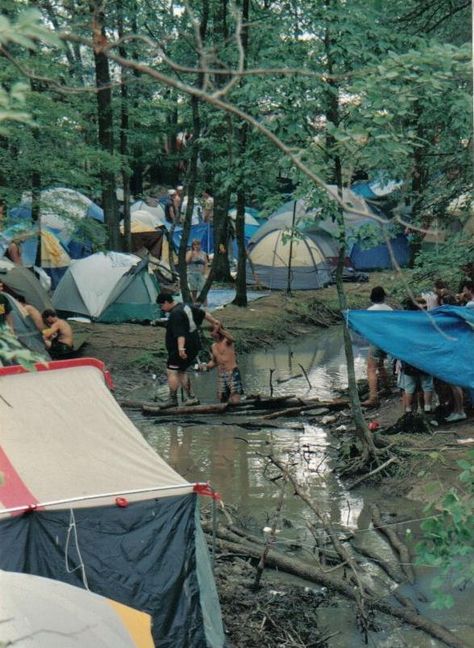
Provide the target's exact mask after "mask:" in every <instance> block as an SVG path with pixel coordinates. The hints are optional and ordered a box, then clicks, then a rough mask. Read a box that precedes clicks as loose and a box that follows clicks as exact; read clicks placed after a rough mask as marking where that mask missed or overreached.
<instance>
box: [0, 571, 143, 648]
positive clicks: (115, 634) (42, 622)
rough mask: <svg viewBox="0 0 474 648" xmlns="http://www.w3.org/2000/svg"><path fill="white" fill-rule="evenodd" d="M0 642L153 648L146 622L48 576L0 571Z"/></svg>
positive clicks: (51, 647)
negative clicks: (0, 594) (0, 627)
mask: <svg viewBox="0 0 474 648" xmlns="http://www.w3.org/2000/svg"><path fill="white" fill-rule="evenodd" d="M0 589H1V591H2V596H1V598H0V618H1V619H2V642H5V644H4V645H15V646H17V648H22V647H24V648H27V646H34V648H91V647H92V646H93V647H94V648H154V644H153V639H152V636H151V619H150V616H149V615H148V614H145V613H144V612H139V611H138V610H134V609H133V608H130V607H128V606H126V605H122V604H121V603H117V602H116V601H113V600H112V599H107V598H104V597H103V596H98V595H97V594H92V592H87V591H85V590H82V589H79V588H78V587H73V586H72V585H66V584H65V583H60V582H58V581H54V580H51V579H49V578H42V577H41V576H32V575H30V574H18V573H13V572H6V571H0Z"/></svg>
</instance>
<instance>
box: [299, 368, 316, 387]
mask: <svg viewBox="0 0 474 648" xmlns="http://www.w3.org/2000/svg"><path fill="white" fill-rule="evenodd" d="M298 367H299V368H300V369H301V371H302V372H303V374H304V377H305V378H306V382H307V383H308V387H309V388H310V389H313V385H312V384H311V382H310V380H309V378H308V374H307V373H306V369H305V368H304V367H303V365H302V364H301V363H298Z"/></svg>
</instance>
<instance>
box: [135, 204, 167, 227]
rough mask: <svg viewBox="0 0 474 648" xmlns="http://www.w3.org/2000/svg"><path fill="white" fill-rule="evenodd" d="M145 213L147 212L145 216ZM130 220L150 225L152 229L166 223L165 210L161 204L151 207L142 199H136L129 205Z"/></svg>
mask: <svg viewBox="0 0 474 648" xmlns="http://www.w3.org/2000/svg"><path fill="white" fill-rule="evenodd" d="M145 214H148V216H145ZM130 220H131V221H132V223H134V222H140V223H142V224H144V225H150V226H151V228H152V229H155V228H157V227H160V226H161V225H164V224H165V223H166V218H165V210H164V209H163V207H162V206H161V205H156V207H152V206H150V205H148V204H147V203H146V202H145V201H144V200H137V202H135V203H133V205H132V206H131V207H130Z"/></svg>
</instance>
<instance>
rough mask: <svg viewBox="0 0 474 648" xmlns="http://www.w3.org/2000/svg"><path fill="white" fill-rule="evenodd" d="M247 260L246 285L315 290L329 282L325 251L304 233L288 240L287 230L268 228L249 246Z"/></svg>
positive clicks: (328, 268)
mask: <svg viewBox="0 0 474 648" xmlns="http://www.w3.org/2000/svg"><path fill="white" fill-rule="evenodd" d="M285 234H286V235H287V237H288V240H286V238H285ZM247 260H248V263H247V283H248V284H259V285H264V286H267V287H268V288H270V289H275V290H284V289H287V288H289V289H290V290H291V289H293V290H315V289H317V288H322V287H324V286H326V285H327V284H328V283H330V282H331V271H330V265H329V262H328V260H327V258H326V256H325V255H324V252H323V251H322V249H321V247H320V246H319V245H318V243H317V242H315V241H314V240H313V239H312V238H310V237H309V236H306V235H305V234H299V235H298V236H297V237H296V238H294V239H293V240H291V238H290V237H289V232H287V231H286V230H282V229H280V228H278V229H274V230H270V231H267V232H266V233H265V234H264V235H263V236H262V237H261V238H260V239H259V240H257V241H256V242H255V244H254V245H253V246H252V247H250V246H249V251H248V254H247Z"/></svg>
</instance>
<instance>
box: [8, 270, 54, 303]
mask: <svg viewBox="0 0 474 648" xmlns="http://www.w3.org/2000/svg"><path fill="white" fill-rule="evenodd" d="M0 281H2V282H3V283H4V284H5V286H6V287H7V289H8V290H9V291H10V292H11V293H12V294H13V295H14V296H19V297H23V298H24V300H25V302H26V303H27V304H31V305H32V306H34V307H35V308H37V309H38V310H39V311H40V312H42V311H44V310H45V309H46V308H52V304H51V300H50V298H49V295H48V293H47V292H46V290H45V289H44V288H43V287H42V286H41V283H40V282H39V280H38V279H37V278H36V277H35V275H34V274H33V272H32V271H31V270H29V269H28V268H24V267H23V266H17V265H15V264H14V263H12V262H11V261H9V260H8V259H0Z"/></svg>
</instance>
